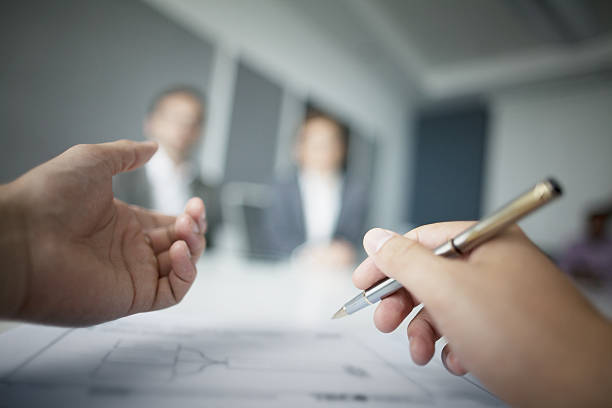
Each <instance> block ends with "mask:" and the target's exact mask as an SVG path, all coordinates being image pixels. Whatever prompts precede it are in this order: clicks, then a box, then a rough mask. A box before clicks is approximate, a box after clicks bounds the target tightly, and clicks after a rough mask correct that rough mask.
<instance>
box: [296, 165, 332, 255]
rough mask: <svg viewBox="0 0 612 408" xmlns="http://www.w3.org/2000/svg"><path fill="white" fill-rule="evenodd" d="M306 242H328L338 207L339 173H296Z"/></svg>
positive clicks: (330, 238)
mask: <svg viewBox="0 0 612 408" xmlns="http://www.w3.org/2000/svg"><path fill="white" fill-rule="evenodd" d="M298 179H299V185H300V193H301V195H302V208H303V211H304V222H305V227H306V243H307V244H310V243H323V242H330V241H331V240H332V238H333V234H334V232H335V229H336V224H337V223H338V217H339V216H340V208H341V206H342V184H343V180H342V176H341V175H339V174H335V175H329V176H327V175H322V174H320V173H313V172H307V171H302V172H301V173H300V174H299V176H298Z"/></svg>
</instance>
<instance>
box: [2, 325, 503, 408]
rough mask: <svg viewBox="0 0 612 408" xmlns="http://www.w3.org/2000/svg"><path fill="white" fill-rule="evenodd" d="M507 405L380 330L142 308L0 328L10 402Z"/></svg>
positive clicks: (21, 404)
mask: <svg viewBox="0 0 612 408" xmlns="http://www.w3.org/2000/svg"><path fill="white" fill-rule="evenodd" d="M111 405H112V406H130V407H140V406H142V407H151V406H154V407H155V406H163V407H173V408H175V407H192V406H193V407H196V406H197V407H204V406H205V407H277V406H278V407H302V406H305V407H310V406H313V407H327V406H329V407H342V408H344V407H364V406H375V407H405V406H444V407H448V406H453V407H462V406H465V407H479V406H499V405H502V404H501V403H500V402H499V400H497V399H496V398H495V397H493V396H492V395H491V394H489V393H488V392H487V391H485V390H483V389H482V388H481V387H479V386H478V385H476V384H474V383H472V382H470V381H469V380H468V379H465V378H460V377H454V376H452V375H450V374H448V373H446V372H445V370H444V368H443V367H442V365H441V364H440V363H439V362H438V361H435V362H432V363H430V364H429V365H427V366H426V367H417V366H415V365H414V364H413V363H412V362H411V360H410V357H409V355H408V347H407V344H406V343H405V342H399V341H397V339H395V338H391V337H388V336H387V337H385V336H381V335H377V334H375V333H374V335H373V336H372V338H371V339H368V338H358V337H357V336H355V335H353V334H351V333H342V332H330V331H325V330H322V331H316V330H308V331H299V330H296V331H291V330H282V329H259V328H258V329H242V330H241V329H231V328H230V329H227V328H207V327H203V326H202V325H201V324H194V323H193V322H191V323H187V322H181V323H179V322H176V321H173V322H172V323H159V322H155V320H153V319H142V318H139V317H138V316H136V317H134V318H128V319H123V320H120V321H117V322H112V323H107V324H103V325H99V326H94V327H91V328H83V329H65V328H53V327H44V326H32V325H24V326H20V327H17V328H15V329H12V330H10V331H8V332H6V333H4V334H2V335H0V407H29V406H41V407H98V406H100V407H106V406H111Z"/></svg>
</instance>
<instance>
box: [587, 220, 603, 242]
mask: <svg viewBox="0 0 612 408" xmlns="http://www.w3.org/2000/svg"><path fill="white" fill-rule="evenodd" d="M588 234H589V237H591V238H594V239H601V238H603V237H605V235H606V217H605V216H601V215H595V216H592V217H591V218H590V219H589V224H588Z"/></svg>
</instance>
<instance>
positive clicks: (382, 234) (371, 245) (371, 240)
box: [363, 228, 393, 255]
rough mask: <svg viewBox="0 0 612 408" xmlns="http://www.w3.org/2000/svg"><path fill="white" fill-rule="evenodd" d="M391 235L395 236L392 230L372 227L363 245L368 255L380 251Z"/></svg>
mask: <svg viewBox="0 0 612 408" xmlns="http://www.w3.org/2000/svg"><path fill="white" fill-rule="evenodd" d="M391 237H393V233H392V232H391V231H387V230H385V229H382V228H374V229H371V230H370V231H368V233H367V234H366V235H365V237H364V238H363V247H364V248H365V250H366V252H367V253H368V255H372V254H374V253H376V252H378V251H379V250H380V248H382V246H383V245H385V242H387V241H388V240H389V239H391Z"/></svg>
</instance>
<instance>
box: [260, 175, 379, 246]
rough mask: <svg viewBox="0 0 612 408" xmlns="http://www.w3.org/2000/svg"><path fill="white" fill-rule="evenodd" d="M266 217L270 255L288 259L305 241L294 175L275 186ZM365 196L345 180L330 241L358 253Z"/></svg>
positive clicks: (365, 212) (364, 193)
mask: <svg viewBox="0 0 612 408" xmlns="http://www.w3.org/2000/svg"><path fill="white" fill-rule="evenodd" d="M272 197H273V198H272V203H271V205H270V208H269V209H268V212H267V215H266V235H267V241H268V243H269V246H270V251H271V252H272V253H276V254H279V255H289V254H291V252H292V251H293V250H294V249H295V248H296V247H298V246H299V245H301V244H303V243H304V242H305V241H306V226H305V220H304V210H303V206H302V195H301V192H300V187H299V184H298V178H297V174H294V175H293V176H292V177H291V178H290V179H288V180H285V181H283V182H280V183H278V184H277V185H276V186H275V188H274V193H273V196H272ZM367 212H368V196H367V192H366V189H365V186H363V185H362V184H360V183H357V182H354V181H351V180H349V179H346V178H345V181H344V185H343V189H342V204H341V206H340V214H339V216H338V221H337V224H336V228H335V231H334V234H333V238H335V239H342V240H345V241H348V242H349V243H351V244H352V245H353V246H354V247H355V249H356V250H357V251H358V252H360V249H361V246H362V245H361V243H362V239H363V234H364V233H365V226H366V216H367Z"/></svg>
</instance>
